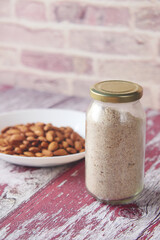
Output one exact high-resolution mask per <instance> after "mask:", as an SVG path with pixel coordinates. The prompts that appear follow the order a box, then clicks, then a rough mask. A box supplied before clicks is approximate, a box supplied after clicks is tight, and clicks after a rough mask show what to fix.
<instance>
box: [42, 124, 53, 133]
mask: <svg viewBox="0 0 160 240" xmlns="http://www.w3.org/2000/svg"><path fill="white" fill-rule="evenodd" d="M52 129H53V126H52V124H51V123H47V124H46V126H45V127H44V131H49V130H52Z"/></svg>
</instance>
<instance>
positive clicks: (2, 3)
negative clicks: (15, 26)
mask: <svg viewBox="0 0 160 240" xmlns="http://www.w3.org/2000/svg"><path fill="white" fill-rule="evenodd" d="M10 13H11V6H10V0H0V18H1V17H8V16H10Z"/></svg>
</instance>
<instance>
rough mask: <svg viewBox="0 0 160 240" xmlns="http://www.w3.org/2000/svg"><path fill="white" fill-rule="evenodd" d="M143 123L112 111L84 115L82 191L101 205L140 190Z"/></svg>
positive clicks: (97, 109)
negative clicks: (98, 200)
mask: <svg viewBox="0 0 160 240" xmlns="http://www.w3.org/2000/svg"><path fill="white" fill-rule="evenodd" d="M143 120H144V119H142V118H140V117H136V116H133V115H132V114H131V113H130V112H127V111H118V110H117V109H114V108H112V107H107V106H106V107H103V110H99V108H97V107H96V108H95V107H92V108H90V110H89V111H88V114H87V129H86V133H87V134H86V135H87V138H86V187H87V189H88V191H89V192H90V193H91V194H92V195H93V196H95V197H96V198H98V199H100V200H103V201H109V202H110V201H113V203H114V201H121V200H123V199H129V198H132V197H134V196H135V195H137V194H138V193H139V192H140V191H141V190H142V188H143V177H144V176H143V175H144V174H143V172H144V167H143V165H144V122H143Z"/></svg>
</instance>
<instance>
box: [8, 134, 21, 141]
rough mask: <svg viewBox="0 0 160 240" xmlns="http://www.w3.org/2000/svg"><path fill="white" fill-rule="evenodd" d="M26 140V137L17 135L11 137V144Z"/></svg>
mask: <svg viewBox="0 0 160 240" xmlns="http://www.w3.org/2000/svg"><path fill="white" fill-rule="evenodd" d="M24 139H25V138H24V136H23V135H19V134H15V135H12V136H11V137H10V140H9V141H10V142H11V143H14V142H21V141H23V140H24Z"/></svg>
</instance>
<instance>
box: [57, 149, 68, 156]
mask: <svg viewBox="0 0 160 240" xmlns="http://www.w3.org/2000/svg"><path fill="white" fill-rule="evenodd" d="M53 154H54V156H63V155H67V154H68V153H67V152H66V150H64V149H58V150H56V151H54V152H53Z"/></svg>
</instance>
